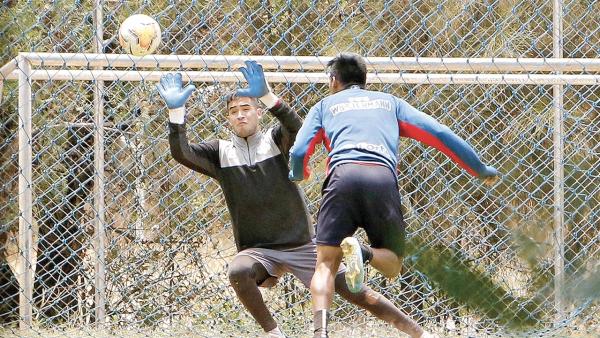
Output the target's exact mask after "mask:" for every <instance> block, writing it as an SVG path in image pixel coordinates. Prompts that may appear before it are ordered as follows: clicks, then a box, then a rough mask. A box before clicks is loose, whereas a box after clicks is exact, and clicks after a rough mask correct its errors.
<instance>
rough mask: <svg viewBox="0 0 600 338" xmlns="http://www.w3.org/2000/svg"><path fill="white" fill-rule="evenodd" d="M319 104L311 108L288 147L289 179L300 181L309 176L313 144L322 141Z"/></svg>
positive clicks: (322, 132) (322, 131) (322, 133)
mask: <svg viewBox="0 0 600 338" xmlns="http://www.w3.org/2000/svg"><path fill="white" fill-rule="evenodd" d="M320 106H321V104H320V103H319V104H317V105H315V106H313V107H312V108H311V110H310V111H309V112H308V115H307V116H306V119H305V120H304V123H303V124H302V127H301V128H300V130H299V131H298V134H297V135H296V141H295V142H294V145H293V146H292V148H291V149H290V175H289V177H290V179H291V180H293V181H301V180H303V179H307V178H308V177H310V169H309V168H308V161H309V160H310V156H311V155H312V154H313V152H314V150H315V146H316V145H317V144H319V143H321V142H323V138H324V130H323V126H322V115H321V110H320Z"/></svg>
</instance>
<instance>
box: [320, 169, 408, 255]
mask: <svg viewBox="0 0 600 338" xmlns="http://www.w3.org/2000/svg"><path fill="white" fill-rule="evenodd" d="M322 195H323V199H322V202H321V208H320V210H319V216H318V219H317V244H319V245H331V246H339V245H340V243H341V242H342V240H343V239H344V238H346V237H348V236H352V235H353V234H354V232H356V230H357V229H358V227H361V228H363V229H365V232H366V233H367V236H368V237H369V241H370V242H371V246H372V247H374V248H386V249H389V250H391V251H393V252H394V253H396V255H397V256H403V253H404V247H405V239H406V232H405V226H406V224H405V222H404V217H403V215H402V210H401V203H400V193H399V192H398V182H397V180H396V175H394V173H393V172H392V171H391V170H390V169H389V168H388V167H386V166H383V165H378V164H362V163H361V164H358V163H343V164H339V165H337V166H335V167H334V168H333V170H332V171H331V172H330V173H329V175H328V176H327V179H326V180H325V183H324V184H323V190H322Z"/></svg>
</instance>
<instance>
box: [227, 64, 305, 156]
mask: <svg viewBox="0 0 600 338" xmlns="http://www.w3.org/2000/svg"><path fill="white" fill-rule="evenodd" d="M245 63H246V67H241V68H240V71H241V72H242V74H243V75H244V77H245V78H246V81H247V82H248V88H242V89H238V90H237V93H236V95H237V96H239V97H254V98H257V99H258V100H259V101H260V102H262V104H263V105H264V106H265V107H266V108H267V110H268V111H269V112H270V113H271V114H273V116H275V117H276V118H277V119H278V120H279V123H280V125H278V126H277V127H275V128H273V130H272V135H273V139H274V141H275V143H276V144H277V146H278V147H279V149H280V150H281V152H282V153H284V154H285V156H286V157H287V154H288V152H289V150H290V148H291V146H292V144H293V143H294V139H295V138H296V134H297V133H298V130H299V129H300V127H301V126H302V119H301V118H300V116H298V114H297V113H296V112H295V111H294V110H292V109H291V108H290V106H289V105H288V104H287V103H286V102H285V101H283V100H282V99H280V98H279V97H278V96H277V95H276V94H274V93H273V91H272V90H271V87H270V86H269V83H268V82H267V80H266V79H265V73H264V71H263V68H262V66H261V65H260V64H259V63H257V62H256V61H246V62H245Z"/></svg>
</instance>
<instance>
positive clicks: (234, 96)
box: [224, 90, 260, 110]
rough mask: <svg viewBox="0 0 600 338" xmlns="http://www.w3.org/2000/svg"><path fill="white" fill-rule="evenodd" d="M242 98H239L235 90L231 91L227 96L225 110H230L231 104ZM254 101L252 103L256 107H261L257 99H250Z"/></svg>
mask: <svg viewBox="0 0 600 338" xmlns="http://www.w3.org/2000/svg"><path fill="white" fill-rule="evenodd" d="M240 97H241V96H239V95H238V94H237V92H236V91H235V90H232V91H230V92H229V93H227V94H225V99H224V100H225V110H228V109H229V103H231V101H233V100H235V99H238V98H240ZM250 98H251V99H252V102H253V103H254V105H255V106H256V107H260V105H259V104H258V99H257V98H256V97H250Z"/></svg>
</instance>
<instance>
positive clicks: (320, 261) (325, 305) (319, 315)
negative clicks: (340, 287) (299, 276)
mask: <svg viewBox="0 0 600 338" xmlns="http://www.w3.org/2000/svg"><path fill="white" fill-rule="evenodd" d="M341 260H342V249H340V247H339V246H329V245H317V264H316V267H315V274H314V276H313V278H312V281H311V283H310V293H311V296H312V302H313V314H314V324H315V325H314V328H315V329H314V337H319V338H320V337H327V324H328V312H329V309H330V308H331V303H332V301H333V292H334V291H335V276H336V274H337V271H338V268H339V266H340V262H341Z"/></svg>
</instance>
